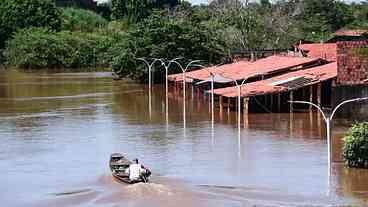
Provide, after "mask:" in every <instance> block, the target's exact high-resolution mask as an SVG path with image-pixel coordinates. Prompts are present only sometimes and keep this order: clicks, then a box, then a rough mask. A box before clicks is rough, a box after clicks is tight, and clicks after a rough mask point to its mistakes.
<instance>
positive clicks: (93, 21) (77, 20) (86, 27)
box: [61, 8, 108, 32]
mask: <svg viewBox="0 0 368 207" xmlns="http://www.w3.org/2000/svg"><path fill="white" fill-rule="evenodd" d="M61 16H62V25H61V29H62V30H69V31H82V32H93V31H96V30H98V29H99V28H101V27H105V26H106V25H107V23H108V22H107V20H106V19H104V18H103V17H101V16H100V15H98V14H96V13H95V12H93V11H89V10H85V9H74V8H65V9H63V10H62V15H61Z"/></svg>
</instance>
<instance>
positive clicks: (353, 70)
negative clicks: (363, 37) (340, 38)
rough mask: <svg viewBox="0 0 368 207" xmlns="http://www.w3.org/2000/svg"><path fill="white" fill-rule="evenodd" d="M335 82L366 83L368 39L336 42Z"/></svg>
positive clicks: (345, 83) (367, 80)
mask: <svg viewBox="0 0 368 207" xmlns="http://www.w3.org/2000/svg"><path fill="white" fill-rule="evenodd" d="M336 84H337V85H362V84H368V41H353V42H338V43H337V81H336Z"/></svg>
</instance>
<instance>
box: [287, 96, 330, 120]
mask: <svg viewBox="0 0 368 207" xmlns="http://www.w3.org/2000/svg"><path fill="white" fill-rule="evenodd" d="M288 102H289V103H302V104H309V105H312V106H314V107H315V108H317V109H318V110H319V111H320V112H321V113H322V115H323V119H324V120H325V122H328V119H327V117H326V115H325V113H324V112H323V110H322V109H321V107H319V106H318V105H316V104H314V103H311V102H308V101H288Z"/></svg>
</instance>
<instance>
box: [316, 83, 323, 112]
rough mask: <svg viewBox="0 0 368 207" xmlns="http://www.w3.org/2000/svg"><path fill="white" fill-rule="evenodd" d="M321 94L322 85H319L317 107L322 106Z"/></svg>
mask: <svg viewBox="0 0 368 207" xmlns="http://www.w3.org/2000/svg"><path fill="white" fill-rule="evenodd" d="M321 93H322V84H321V83H318V85H317V105H318V106H319V107H320V106H321V105H322V98H321Z"/></svg>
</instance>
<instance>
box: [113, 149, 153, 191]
mask: <svg viewBox="0 0 368 207" xmlns="http://www.w3.org/2000/svg"><path fill="white" fill-rule="evenodd" d="M131 164H133V162H132V161H130V160H128V159H127V158H125V157H124V156H123V155H122V154H120V153H114V154H112V155H111V157H110V170H111V174H112V176H113V177H114V179H115V180H117V181H119V182H123V183H126V184H135V183H141V182H144V183H146V182H148V177H149V176H150V175H151V172H150V171H149V170H147V172H146V173H144V174H142V175H141V177H140V178H139V179H137V180H131V179H129V174H127V173H125V172H126V169H127V168H129V166H130V165H131Z"/></svg>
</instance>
